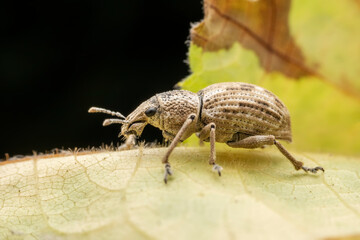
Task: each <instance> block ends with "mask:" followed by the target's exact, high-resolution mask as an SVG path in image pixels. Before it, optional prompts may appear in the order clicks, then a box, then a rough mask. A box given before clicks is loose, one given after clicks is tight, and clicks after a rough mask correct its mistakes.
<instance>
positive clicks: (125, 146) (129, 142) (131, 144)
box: [118, 134, 136, 150]
mask: <svg viewBox="0 0 360 240" xmlns="http://www.w3.org/2000/svg"><path fill="white" fill-rule="evenodd" d="M135 144H136V136H135V135H134V134H131V135H129V136H128V137H127V139H126V141H125V143H124V144H122V145H121V146H120V147H119V148H118V150H130V149H132V148H133V147H134V146H135Z"/></svg>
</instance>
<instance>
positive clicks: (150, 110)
mask: <svg viewBox="0 0 360 240" xmlns="http://www.w3.org/2000/svg"><path fill="white" fill-rule="evenodd" d="M156 110H157V108H156V107H151V108H148V109H146V111H145V115H146V116H148V117H151V116H154V115H155V113H156Z"/></svg>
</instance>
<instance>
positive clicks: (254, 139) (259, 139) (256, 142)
mask: <svg viewBox="0 0 360 240" xmlns="http://www.w3.org/2000/svg"><path fill="white" fill-rule="evenodd" d="M273 144H274V145H275V146H276V147H277V148H278V149H279V150H280V152H281V153H282V154H283V155H284V156H285V157H286V158H287V159H289V160H290V162H291V163H292V164H293V165H294V167H295V169H296V170H299V169H303V170H304V171H305V172H308V171H310V172H312V173H316V172H317V171H318V170H322V171H324V168H322V167H315V168H308V167H305V166H303V165H304V163H303V162H300V161H297V160H296V159H295V158H294V157H293V156H292V155H291V154H290V153H289V152H288V151H287V150H286V149H285V148H284V147H283V146H282V145H281V144H280V143H279V142H278V141H276V140H275V137H274V136H272V135H264V136H250V137H247V138H244V139H242V140H240V141H237V142H227V145H229V146H230V147H234V148H258V147H262V146H264V145H273Z"/></svg>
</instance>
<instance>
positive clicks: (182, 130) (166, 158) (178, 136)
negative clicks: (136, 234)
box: [162, 114, 196, 183]
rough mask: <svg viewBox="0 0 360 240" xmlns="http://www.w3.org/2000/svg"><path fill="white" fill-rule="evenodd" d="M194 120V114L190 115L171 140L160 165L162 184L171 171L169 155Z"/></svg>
mask: <svg viewBox="0 0 360 240" xmlns="http://www.w3.org/2000/svg"><path fill="white" fill-rule="evenodd" d="M195 118H196V115H195V114H190V115H189V117H188V118H187V119H186V121H185V122H184V124H183V125H182V127H181V128H180V130H179V132H178V133H177V134H176V136H175V138H174V139H173V141H172V142H171V144H170V146H169V148H168V150H167V152H166V154H165V156H164V158H163V160H162V163H164V164H165V174H164V182H165V183H167V178H168V175H172V171H171V166H170V163H169V156H170V154H171V152H172V151H173V150H174V148H175V147H176V145H177V144H178V142H179V141H180V139H181V137H182V136H183V135H184V133H185V132H186V130H187V129H188V127H189V126H190V125H191V123H192V122H193V121H194V119H195Z"/></svg>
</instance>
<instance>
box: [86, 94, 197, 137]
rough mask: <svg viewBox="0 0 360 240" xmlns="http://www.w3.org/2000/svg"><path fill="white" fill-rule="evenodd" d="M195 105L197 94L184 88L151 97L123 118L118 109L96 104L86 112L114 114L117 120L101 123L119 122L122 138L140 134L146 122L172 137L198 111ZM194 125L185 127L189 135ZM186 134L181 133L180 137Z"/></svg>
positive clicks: (105, 124) (193, 129)
mask: <svg viewBox="0 0 360 240" xmlns="http://www.w3.org/2000/svg"><path fill="white" fill-rule="evenodd" d="M199 106H200V100H199V97H198V95H197V94H195V93H192V92H189V91H185V90H174V91H168V92H163V93H160V94H157V95H155V96H153V97H151V98H150V99H148V100H146V101H145V102H143V103H142V104H141V105H140V106H138V107H137V108H136V109H135V110H134V111H133V112H132V113H130V114H129V115H128V116H127V117H124V116H123V115H122V114H121V113H118V112H112V111H110V110H106V109H103V108H96V107H92V108H90V109H89V112H91V113H95V112H102V113H106V114H110V115H113V116H117V117H118V119H106V120H105V121H104V123H103V125H104V126H107V125H110V124H113V123H118V124H122V127H121V132H120V135H122V136H124V137H128V136H129V135H132V134H134V135H136V136H140V135H141V134H142V132H143V130H144V128H145V126H146V125H147V124H151V125H153V126H154V127H157V128H160V129H161V130H163V131H165V132H166V133H167V134H168V135H172V136H175V135H176V133H177V132H178V131H179V130H180V128H181V126H182V125H183V123H184V122H185V120H186V119H187V118H188V116H189V115H190V114H192V113H195V114H197V113H198V112H199ZM196 121H197V119H196ZM196 121H194V122H195V123H196ZM195 128H196V124H194V126H193V127H191V128H189V134H190V133H192V132H194V131H195ZM189 134H185V135H184V138H186V137H187V136H188V135H189Z"/></svg>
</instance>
